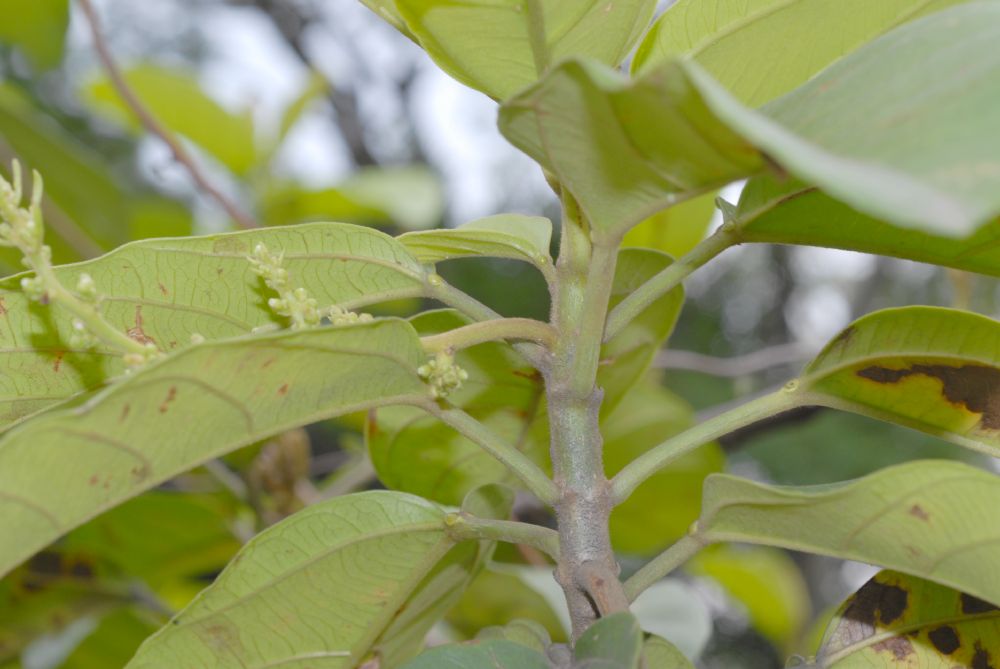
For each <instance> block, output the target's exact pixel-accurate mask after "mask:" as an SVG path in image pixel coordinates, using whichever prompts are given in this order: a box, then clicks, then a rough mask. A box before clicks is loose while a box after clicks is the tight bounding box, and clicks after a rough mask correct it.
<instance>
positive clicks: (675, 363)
mask: <svg viewBox="0 0 1000 669" xmlns="http://www.w3.org/2000/svg"><path fill="white" fill-rule="evenodd" d="M814 354H815V351H814V350H813V349H811V348H809V347H807V346H805V345H803V344H780V345H778V346H770V347H768V348H762V349H760V350H759V351H754V352H753V353H748V354H746V355H740V356H735V357H731V358H719V357H715V356H711V355H702V354H701V353H695V352H694V351H676V350H663V351H660V352H659V353H658V354H657V356H656V359H655V360H654V361H653V367H655V368H656V369H682V370H686V371H691V372H700V373H702V374H710V375H712V376H722V377H726V378H738V377H741V376H749V375H751V374H756V373H757V372H762V371H765V370H767V369H771V368H772V367H781V366H783V365H790V364H792V363H796V362H801V361H802V360H808V359H809V358H811V357H812V356H813V355H814Z"/></svg>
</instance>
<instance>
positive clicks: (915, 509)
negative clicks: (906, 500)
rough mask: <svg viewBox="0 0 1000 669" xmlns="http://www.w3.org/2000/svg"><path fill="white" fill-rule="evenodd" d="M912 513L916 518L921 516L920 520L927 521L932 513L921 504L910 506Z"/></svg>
mask: <svg viewBox="0 0 1000 669" xmlns="http://www.w3.org/2000/svg"><path fill="white" fill-rule="evenodd" d="M910 515H911V516H913V517H914V518H919V519H920V520H922V521H924V522H927V521H929V520H930V519H931V515H930V514H929V513H927V512H926V511H924V507H922V506H920V505H919V504H914V505H913V506H911V507H910Z"/></svg>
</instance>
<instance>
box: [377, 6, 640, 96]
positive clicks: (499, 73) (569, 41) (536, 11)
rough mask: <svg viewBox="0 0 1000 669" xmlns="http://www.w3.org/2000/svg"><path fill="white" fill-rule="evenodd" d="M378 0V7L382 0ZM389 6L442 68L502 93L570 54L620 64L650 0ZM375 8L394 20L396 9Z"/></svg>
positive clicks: (489, 91)
mask: <svg viewBox="0 0 1000 669" xmlns="http://www.w3.org/2000/svg"><path fill="white" fill-rule="evenodd" d="M374 1H375V0H372V2H374ZM378 4H379V5H380V7H379V8H380V9H381V8H382V7H384V4H385V3H381V2H380V3H378ZM395 6H396V11H397V12H398V15H399V17H401V18H402V19H403V22H404V23H405V24H406V27H407V28H408V29H409V31H410V33H411V34H412V35H414V36H415V37H416V40H417V42H418V43H419V44H420V45H421V46H422V47H423V48H424V49H425V50H426V51H427V53H428V54H430V56H431V58H433V59H434V61H435V62H436V63H437V64H438V66H440V67H441V69H443V70H444V71H445V72H447V73H448V74H450V75H451V76H453V77H455V78H456V79H458V80H459V81H461V82H462V83H463V84H466V85H467V86H471V87H472V88H475V89H477V90H480V91H483V92H484V93H486V94H487V95H489V96H491V97H493V98H496V99H498V100H502V99H504V98H506V97H508V96H510V95H511V94H513V93H514V92H515V91H517V90H518V89H520V88H523V87H524V86H527V85H528V84H530V83H532V82H534V81H535V80H536V79H538V77H539V76H540V75H541V74H543V73H544V72H545V71H546V70H547V69H548V68H549V67H550V66H551V65H552V64H553V63H556V62H557V61H559V60H561V59H563V58H566V57H568V56H574V55H583V56H588V57H591V58H594V59H596V60H599V61H600V62H602V63H606V64H608V65H612V66H614V65H618V64H619V63H621V62H622V61H623V60H624V59H625V57H626V56H627V55H628V52H629V51H630V50H631V48H632V45H633V44H634V43H635V41H636V40H637V39H638V38H639V36H640V35H641V34H642V32H643V31H644V30H645V29H646V26H647V24H648V23H649V20H650V18H651V17H652V14H653V10H654V9H655V8H656V2H655V0H620V1H619V2H614V3H607V2H603V1H601V0H579V1H578V2H572V3H567V2H562V1H561V0H527V1H526V0H499V1H498V2H494V1H490V0H471V1H469V2H462V3H456V2H450V1H449V0H396V2H395ZM376 11H377V10H376ZM380 13H382V15H383V16H384V17H386V18H387V19H388V20H389V21H390V23H396V21H395V20H394V19H395V18H396V17H395V16H394V12H391V11H383V12H380Z"/></svg>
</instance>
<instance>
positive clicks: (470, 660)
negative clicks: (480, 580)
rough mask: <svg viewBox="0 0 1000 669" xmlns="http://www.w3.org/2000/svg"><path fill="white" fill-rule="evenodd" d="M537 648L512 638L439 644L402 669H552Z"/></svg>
mask: <svg viewBox="0 0 1000 669" xmlns="http://www.w3.org/2000/svg"><path fill="white" fill-rule="evenodd" d="M551 667H552V665H550V664H549V662H548V660H547V659H545V656H544V655H542V654H541V653H539V652H538V651H537V650H534V649H531V648H528V647H526V646H522V645H521V644H519V643H514V642H513V641H507V640H504V639H491V640H489V641H471V642H469V643H464V644H457V645H449V646H438V647H437V648H432V649H430V650H428V651H425V652H423V653H421V654H420V655H419V656H418V657H417V658H415V659H413V660H411V661H409V662H407V663H406V664H405V665H403V666H402V667H401V668H400V669H551Z"/></svg>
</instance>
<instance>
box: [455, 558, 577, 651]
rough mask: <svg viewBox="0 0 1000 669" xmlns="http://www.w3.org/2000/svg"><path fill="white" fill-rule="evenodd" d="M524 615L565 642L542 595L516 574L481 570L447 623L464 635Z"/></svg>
mask: <svg viewBox="0 0 1000 669" xmlns="http://www.w3.org/2000/svg"><path fill="white" fill-rule="evenodd" d="M518 618H526V619H528V620H532V621H535V622H536V623H538V624H541V625H542V627H543V629H544V630H545V631H546V633H547V634H548V635H549V637H550V638H552V639H554V640H556V641H560V642H564V641H566V631H565V630H564V629H563V627H562V623H561V622H560V620H559V617H558V616H557V615H556V613H555V612H554V611H553V610H552V607H550V606H549V604H548V603H547V602H546V601H545V598H544V597H542V596H541V595H540V594H538V593H537V592H536V591H535V590H533V589H532V588H530V587H529V586H528V585H527V584H526V583H525V582H524V581H523V580H522V579H521V578H520V577H518V576H517V574H514V573H511V572H507V571H492V570H484V571H483V572H482V573H481V574H479V576H477V577H476V580H475V581H473V582H472V584H471V585H470V586H469V588H468V590H466V591H465V593H464V594H463V595H462V598H461V599H460V600H459V601H458V604H456V606H455V608H453V609H452V610H451V612H450V613H449V614H448V623H449V624H450V625H451V627H452V628H454V629H455V630H456V631H457V632H459V633H460V634H461V635H462V637H463V638H467V639H468V638H472V637H474V636H475V635H476V633H477V632H479V630H482V629H484V628H487V627H492V626H499V625H506V624H507V623H509V622H510V621H512V620H515V619H518Z"/></svg>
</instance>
